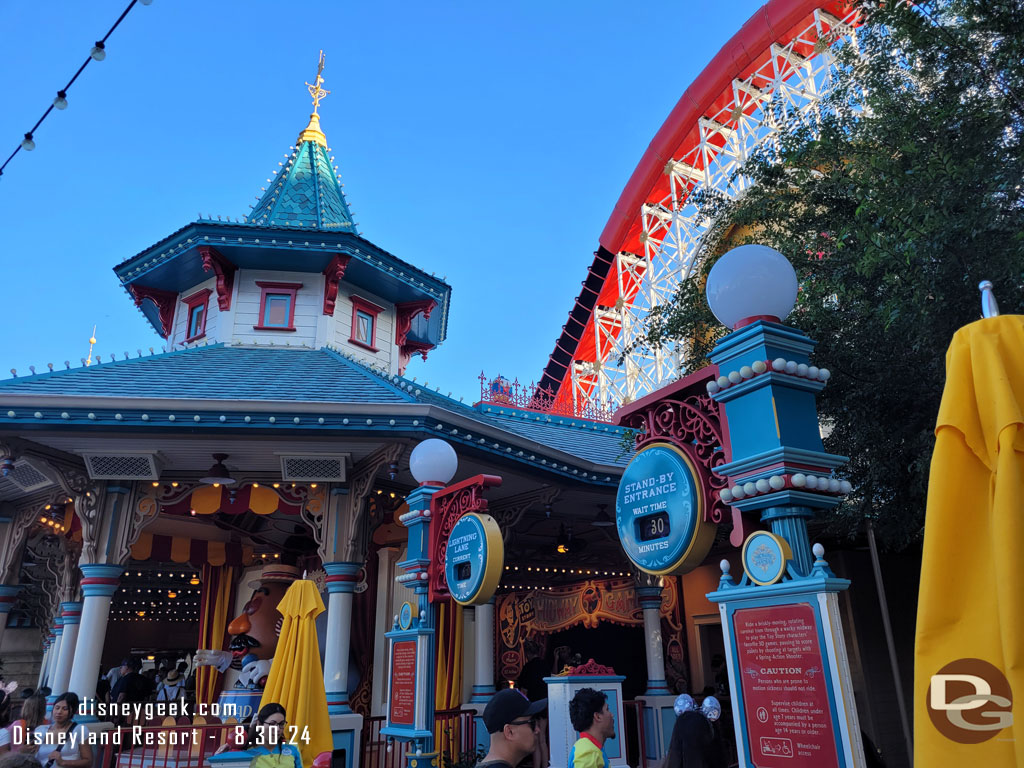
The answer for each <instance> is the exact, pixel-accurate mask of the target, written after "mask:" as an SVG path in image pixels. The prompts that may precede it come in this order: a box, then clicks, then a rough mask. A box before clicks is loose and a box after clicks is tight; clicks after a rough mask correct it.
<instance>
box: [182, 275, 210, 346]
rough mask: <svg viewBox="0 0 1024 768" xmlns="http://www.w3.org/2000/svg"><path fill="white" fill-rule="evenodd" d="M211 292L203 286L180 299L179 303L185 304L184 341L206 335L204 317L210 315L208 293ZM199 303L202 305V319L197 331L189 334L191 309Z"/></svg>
mask: <svg viewBox="0 0 1024 768" xmlns="http://www.w3.org/2000/svg"><path fill="white" fill-rule="evenodd" d="M212 293H213V291H212V290H210V289H209V288H203V290H201V291H196V292H195V293H193V294H192V295H191V296H186V297H184V298H183V299H182V300H181V303H182V304H184V305H185V307H186V309H185V343H186V344H187V343H188V342H190V341H195V340H196V339H201V338H203V337H204V336H205V335H206V318H208V317H209V316H210V295H211V294H212ZM200 304H203V305H204V308H203V321H202V322H201V323H200V324H199V333H197V334H196V335H195V336H189V335H188V330H189V326H190V325H192V310H193V309H195V308H196V307H197V306H199V305H200Z"/></svg>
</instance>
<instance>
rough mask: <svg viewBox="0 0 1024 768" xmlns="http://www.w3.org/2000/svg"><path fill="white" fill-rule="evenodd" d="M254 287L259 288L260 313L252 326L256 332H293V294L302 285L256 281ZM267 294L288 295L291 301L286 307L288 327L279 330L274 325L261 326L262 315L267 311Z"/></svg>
mask: <svg viewBox="0 0 1024 768" xmlns="http://www.w3.org/2000/svg"><path fill="white" fill-rule="evenodd" d="M256 285H257V286H259V288H260V313H259V315H257V317H256V320H257V324H256V325H254V326H253V329H254V330H257V331H294V330H295V294H297V293H298V292H299V289H300V288H301V287H302V283H275V282H268V281H266V280H257V281H256ZM268 293H288V294H291V297H292V300H291V304H290V306H289V307H288V326H287V327H286V328H280V327H278V326H275V325H263V313H264V312H265V311H266V309H267V294H268Z"/></svg>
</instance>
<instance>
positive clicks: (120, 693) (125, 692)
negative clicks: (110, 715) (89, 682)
mask: <svg viewBox="0 0 1024 768" xmlns="http://www.w3.org/2000/svg"><path fill="white" fill-rule="evenodd" d="M140 669H142V661H141V660H139V659H138V658H136V657H135V656H128V657H127V658H126V659H125V660H124V661H122V662H121V677H120V678H119V679H118V681H117V685H115V686H114V689H113V690H112V691H111V692H110V702H111V703H112V704H137V703H139V702H143V701H146V699H148V698H149V695H150V693H151V692H152V689H151V688H150V685H149V681H148V680H147V679H146V678H144V677H143V676H142V675H141V674H140V673H139V670H140ZM116 722H117V724H118V725H133V722H132V717H131V715H128V716H119V717H118V718H117V720H116Z"/></svg>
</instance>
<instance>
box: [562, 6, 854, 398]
mask: <svg viewBox="0 0 1024 768" xmlns="http://www.w3.org/2000/svg"><path fill="white" fill-rule="evenodd" d="M856 13H857V12H856V10H854V11H851V13H850V14H849V16H848V17H846V18H844V19H842V20H840V19H837V18H835V17H834V16H832V15H831V14H829V13H827V12H825V11H821V10H818V11H815V12H814V15H813V23H811V24H810V25H809V26H808V27H807V28H806V29H803V30H801V31H800V32H799V34H797V35H796V36H795V37H794V38H793V39H792V40H790V42H789V43H787V44H785V45H780V44H779V43H772V45H771V48H770V51H769V53H770V56H769V58H768V60H767V61H766V62H765V63H764V64H763V65H762V66H761V67H760V68H758V69H757V70H756V71H754V72H753V73H752V74H751V75H749V76H748V77H746V78H745V79H743V80H733V82H732V89H731V90H732V94H731V99H730V100H729V102H728V103H727V104H726V105H725V106H724V107H723V108H722V109H721V110H719V111H718V112H716V113H715V114H713V115H710V116H704V117H701V118H699V120H698V124H697V129H698V132H699V133H698V136H699V140H698V141H697V143H696V144H695V145H693V146H691V147H689V148H688V149H687V150H686V151H685V153H684V154H683V155H682V156H680V157H679V158H677V159H673V160H671V161H670V162H668V163H667V164H666V166H665V174H666V175H667V176H668V181H669V184H668V194H666V195H665V196H663V197H662V198H661V199H651V198H650V197H649V198H648V200H647V201H646V202H645V203H644V204H643V206H642V210H641V211H640V220H641V225H642V231H641V235H640V242H641V243H642V245H643V252H642V253H627V252H620V253H619V254H618V255H617V257H616V259H615V263H614V264H613V265H612V267H611V272H610V273H609V276H608V278H607V280H609V281H611V280H616V281H617V283H618V299H617V301H616V302H615V305H614V306H600V305H598V306H596V307H595V308H594V313H593V318H592V323H591V324H590V326H588V328H587V332H588V333H593V334H594V342H595V347H596V350H597V354H596V360H595V361H593V362H590V361H580V360H576V361H574V362H573V366H572V369H571V372H570V374H571V382H572V400H573V406H574V408H575V410H576V412H578V413H581V412H583V411H584V410H586V409H588V408H592V409H600V410H608V409H612V410H614V409H615V408H617V407H618V406H620V405H623V404H626V403H630V402H632V401H634V400H636V399H638V398H640V397H643V396H644V395H646V394H649V393H650V392H653V391H655V390H657V389H659V388H660V387H662V386H664V385H665V384H667V383H669V382H671V381H674V380H675V379H676V378H678V377H679V376H680V375H681V373H683V372H685V367H686V360H685V351H684V348H683V345H682V344H677V343H669V344H666V345H665V346H663V347H661V348H658V349H644V348H640V347H638V348H637V349H634V350H632V351H630V352H629V353H628V354H627V353H626V350H627V349H629V348H630V346H631V345H632V344H633V343H634V342H636V341H638V340H639V339H641V338H642V337H643V334H644V320H645V318H646V317H647V316H648V314H649V313H650V311H651V310H652V309H653V308H654V307H656V306H658V305H660V304H665V303H667V302H668V301H670V300H671V299H672V297H673V295H674V294H675V291H676V288H677V287H678V285H679V283H680V282H681V281H683V280H686V279H688V278H689V277H690V275H691V274H692V272H693V268H694V259H695V257H696V254H697V250H698V244H699V243H700V240H701V238H702V237H703V235H704V233H705V232H706V231H707V228H708V226H709V225H710V223H711V222H710V221H708V220H706V219H705V218H703V217H701V216H700V215H699V213H698V211H697V208H696V205H695V204H693V203H692V202H691V201H690V197H691V195H692V194H693V192H694V191H695V190H697V189H700V188H704V189H713V190H715V191H717V192H719V193H721V194H724V195H727V196H729V197H737V196H739V195H741V194H742V193H743V192H744V190H746V189H747V188H749V186H750V184H751V181H750V179H749V178H747V177H745V176H742V175H736V172H737V171H738V170H739V169H740V168H741V167H742V166H743V164H744V163H745V162H746V160H747V159H748V158H749V157H750V156H751V154H752V153H753V152H754V151H755V149H759V148H761V147H766V148H767V149H768V151H770V152H771V151H777V149H778V141H779V137H780V136H781V135H782V132H784V131H787V130H791V129H792V128H793V127H795V126H797V125H808V126H811V127H813V126H815V125H817V124H818V122H819V121H820V117H821V113H820V103H821V100H822V98H823V97H825V96H826V95H827V94H828V93H829V92H830V91H831V89H832V88H833V85H834V82H835V77H836V76H837V67H836V57H835V53H834V52H833V50H832V48H831V46H832V44H833V43H835V42H836V41H837V40H838V39H841V38H843V37H847V36H849V35H850V34H851V32H852V25H853V24H854V23H855V18H856ZM800 51H809V52H811V55H810V56H804V55H802V54H801V53H800ZM620 357H621V358H622V363H621V365H620V364H618V361H619V358H620ZM563 385H564V383H563Z"/></svg>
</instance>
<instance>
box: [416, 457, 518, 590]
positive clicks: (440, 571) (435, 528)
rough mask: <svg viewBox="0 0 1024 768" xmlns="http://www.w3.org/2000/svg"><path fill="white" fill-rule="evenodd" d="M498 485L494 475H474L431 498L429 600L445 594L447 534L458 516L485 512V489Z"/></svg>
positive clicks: (498, 481) (497, 478) (446, 582)
mask: <svg viewBox="0 0 1024 768" xmlns="http://www.w3.org/2000/svg"><path fill="white" fill-rule="evenodd" d="M499 485H501V478H500V477H498V476H497V475H476V476H474V477H471V478H469V479H468V480H463V481H462V482H461V483H456V484H455V485H451V486H449V487H447V488H445V489H443V490H440V491H438V492H437V493H435V494H434V496H433V497H432V498H431V499H430V543H429V547H430V549H429V551H430V566H429V568H428V572H429V579H428V583H429V584H430V600H431V602H436V601H438V600H441V599H443V598H444V597H446V596H447V595H448V579H447V577H446V576H445V572H444V563H445V556H446V555H447V553H448V536H449V535H451V532H452V529H453V528H454V527H455V523H457V522H458V521H459V518H460V517H462V516H463V515H465V514H468V513H470V512H480V513H485V512H487V499H485V498H484V495H483V494H484V491H485V490H487V489H488V488H494V487H496V486H499Z"/></svg>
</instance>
